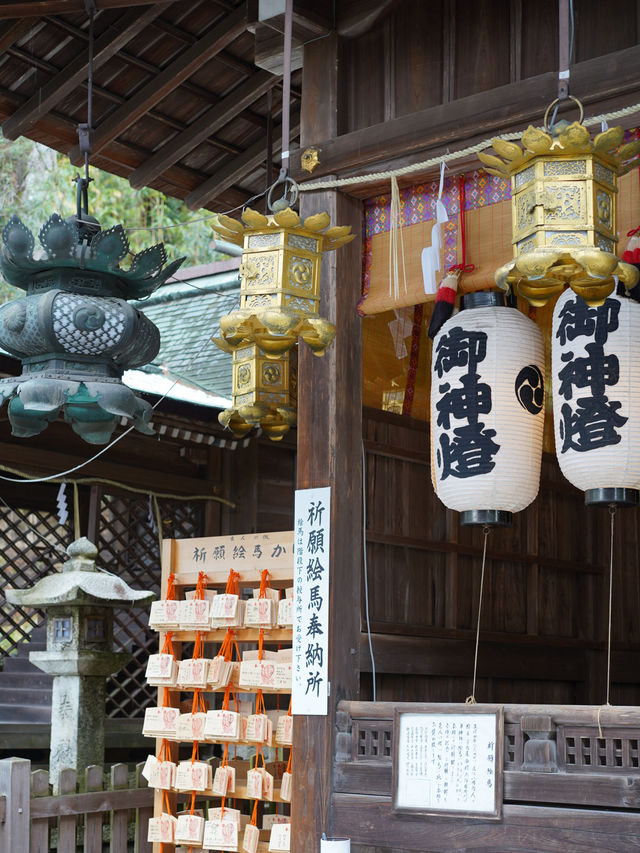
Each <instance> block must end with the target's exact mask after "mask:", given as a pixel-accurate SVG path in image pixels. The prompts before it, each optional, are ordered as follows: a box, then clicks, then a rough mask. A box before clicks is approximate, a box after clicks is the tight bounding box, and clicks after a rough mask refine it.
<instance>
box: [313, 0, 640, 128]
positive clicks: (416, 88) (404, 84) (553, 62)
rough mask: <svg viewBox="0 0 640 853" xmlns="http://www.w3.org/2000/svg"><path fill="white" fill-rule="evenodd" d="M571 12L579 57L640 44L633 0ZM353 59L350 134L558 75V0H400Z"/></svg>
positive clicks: (353, 49) (353, 47)
mask: <svg viewBox="0 0 640 853" xmlns="http://www.w3.org/2000/svg"><path fill="white" fill-rule="evenodd" d="M575 10H576V11H575V23H576V29H575V50H574V62H583V61H586V60H589V59H593V58H595V57H598V56H603V55H605V54H609V53H613V52H615V51H618V50H623V49H624V48H627V47H631V46H632V45H634V44H636V43H637V42H638V39H639V37H640V33H639V32H638V30H639V28H640V16H639V13H638V9H637V4H636V2H635V0H611V2H610V3H596V2H594V0H575ZM347 56H348V60H347V63H346V67H345V71H344V74H345V77H344V80H345V81H346V89H347V116H346V126H345V128H344V131H345V132H348V131H353V130H358V129H361V128H365V127H370V126H372V125H374V124H378V123H379V122H383V121H386V120H388V119H389V118H392V117H398V116H403V115H409V114H411V113H414V112H419V111H420V110H424V109H427V108H428V107H433V106H437V105H438V104H445V103H448V102H449V101H452V100H455V99H457V98H462V97H465V96H468V95H474V94H477V93H478V92H485V91H488V90H490V89H494V88H497V87H499V86H503V85H506V84H508V83H513V82H516V81H518V80H523V79H525V78H527V77H534V76H536V75H538V74H542V73H544V72H546V71H555V70H556V69H557V65H558V7H557V0H536V2H533V0H509V2H505V0H475V1H474V2H473V3H469V2H468V0H432V2H429V3H424V2H421V1H420V0H403V2H402V3H399V4H398V5H397V7H396V8H395V9H394V12H393V14H391V15H389V16H388V17H387V18H385V19H384V20H383V21H382V22H381V23H380V24H379V25H378V26H377V27H374V28H373V29H372V30H370V31H369V32H368V33H366V34H365V35H363V36H361V37H360V38H358V39H354V40H351V41H349V44H348V53H347ZM576 94H578V95H579V94H580V93H579V92H578V93H576ZM582 94H583V95H584V94H587V93H582ZM319 138H320V137H319Z"/></svg>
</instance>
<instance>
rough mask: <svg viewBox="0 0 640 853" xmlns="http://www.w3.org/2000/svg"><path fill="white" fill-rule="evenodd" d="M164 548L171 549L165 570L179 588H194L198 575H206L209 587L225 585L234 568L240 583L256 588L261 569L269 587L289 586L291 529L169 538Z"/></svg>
mask: <svg viewBox="0 0 640 853" xmlns="http://www.w3.org/2000/svg"><path fill="white" fill-rule="evenodd" d="M165 545H166V546H167V547H168V548H170V554H169V555H168V560H167V569H168V571H172V572H174V573H175V575H176V583H179V584H181V585H189V584H194V585H195V583H196V582H197V579H198V574H199V572H206V574H207V578H208V582H209V583H210V584H215V583H224V582H225V581H226V579H227V576H228V574H229V570H230V569H234V570H235V571H236V572H239V573H240V583H241V584H243V583H245V584H248V585H254V586H255V585H256V584H258V583H260V573H261V572H262V570H263V569H268V570H269V574H270V583H271V586H274V587H277V586H279V585H280V584H279V581H283V582H286V585H287V586H291V577H292V575H293V556H294V555H293V530H284V531H280V532H278V533H236V534H234V535H233V536H206V537H204V538H199V539H171V540H168V542H167V541H166V540H165ZM163 562H164V561H163Z"/></svg>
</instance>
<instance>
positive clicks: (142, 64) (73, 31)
mask: <svg viewBox="0 0 640 853" xmlns="http://www.w3.org/2000/svg"><path fill="white" fill-rule="evenodd" d="M43 20H44V22H45V23H47V24H51V26H53V27H56V28H57V29H59V30H62V31H63V32H67V33H69V34H70V35H73V36H76V38H79V39H82V40H83V41H85V42H86V41H88V40H89V35H88V33H87V32H86V31H85V30H83V29H81V28H80V27H77V26H75V25H74V24H72V23H70V22H69V21H68V20H66V19H65V18H56V17H53V16H50V17H47V18H43ZM166 23H167V22H166V21H161V20H159V19H158V18H156V19H155V20H154V22H153V26H154V29H157V30H160V31H161V32H165V31H166V32H171V33H172V34H175V32H174V31H175V30H177V28H176V27H175V26H173V25H170V26H171V27H172V29H171V30H166V28H165V24H166ZM178 32H180V34H181V36H182V37H184V36H186V34H185V33H184V32H182V31H181V30H179V31H178ZM181 36H178V35H176V38H179V39H180V38H181ZM181 40H182V41H185V40H186V42H187V44H193V42H194V41H197V37H196V36H194V37H193V38H186V39H185V38H181ZM117 55H118V57H119V58H120V59H123V60H124V61H125V62H127V63H129V64H130V65H133V66H135V67H136V68H141V69H142V70H143V71H146V72H147V74H153V75H154V76H155V75H156V74H160V72H161V71H162V68H160V67H159V66H157V65H154V64H153V62H149V61H148V60H146V59H143V58H142V57H141V56H136V55H135V54H134V53H131V52H130V51H128V50H119V51H118V52H117ZM227 57H228V54H227V52H226V51H224V50H223V51H221V52H220V53H219V54H217V56H216V59H217V60H219V61H220V62H223V63H224V62H225V61H226V58H227ZM230 61H231V62H232V63H236V65H237V67H235V66H234V70H236V71H240V73H242V74H244V75H245V76H248V75H249V74H253V73H254V68H253V66H252V65H251V63H249V62H244V61H242V60H239V59H238V60H237V59H236V57H233V58H232V59H231V60H230ZM182 88H183V89H185V90H186V91H187V92H191V93H193V94H194V95H196V97H198V98H202V100H204V101H208V102H209V103H211V104H217V103H218V101H219V100H220V97H219V96H217V95H215V94H214V93H213V92H211V91H209V89H205V88H204V87H203V86H199V85H198V84H197V83H194V82H193V80H185V82H184V83H183V84H182ZM122 100H123V101H124V100H126V99H124V98H123V99H122ZM242 117H243V118H244V119H246V120H247V121H250V122H251V123H252V124H255V125H256V127H261V128H264V127H266V125H267V120H266V119H265V117H264V116H262V115H259V114H258V113H254V112H252V111H251V110H245V111H244V112H243V114H242ZM231 148H233V146H231ZM231 148H229V150H231Z"/></svg>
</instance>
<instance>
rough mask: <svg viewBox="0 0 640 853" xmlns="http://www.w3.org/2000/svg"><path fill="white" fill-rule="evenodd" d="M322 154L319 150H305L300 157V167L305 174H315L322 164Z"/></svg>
mask: <svg viewBox="0 0 640 853" xmlns="http://www.w3.org/2000/svg"><path fill="white" fill-rule="evenodd" d="M319 154H320V152H319V151H318V149H317V148H305V149H304V151H303V152H302V155H301V157H300V165H301V166H302V168H303V169H304V170H305V172H313V170H314V169H315V167H316V166H317V165H318V163H319V162H320V158H319Z"/></svg>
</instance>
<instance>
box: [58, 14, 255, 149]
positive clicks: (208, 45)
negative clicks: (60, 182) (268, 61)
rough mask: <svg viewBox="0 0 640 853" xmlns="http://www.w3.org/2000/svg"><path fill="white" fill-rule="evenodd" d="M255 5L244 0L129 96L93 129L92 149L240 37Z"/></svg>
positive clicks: (120, 129)
mask: <svg viewBox="0 0 640 853" xmlns="http://www.w3.org/2000/svg"><path fill="white" fill-rule="evenodd" d="M252 6H253V4H250V3H248V2H246V3H243V4H242V5H241V6H239V7H238V8H237V9H236V10H235V11H233V12H231V13H230V14H229V15H225V17H224V18H223V19H222V20H221V21H219V22H218V23H217V24H216V25H214V26H213V28H212V29H210V30H209V32H208V33H206V35H204V36H203V37H202V38H200V39H198V41H197V42H195V43H194V44H192V45H191V47H189V48H187V49H186V50H185V51H184V52H183V53H181V54H180V55H179V56H178V58H177V59H175V60H174V61H173V62H171V63H170V64H169V65H168V66H167V67H166V68H165V69H164V70H163V71H162V72H161V73H160V74H158V75H156V76H155V77H154V78H153V79H152V80H150V81H149V83H147V84H146V85H145V86H143V87H142V89H140V90H139V91H138V92H136V93H135V95H133V97H131V98H129V100H128V101H127V102H126V103H124V104H123V105H122V106H121V107H120V108H119V109H117V110H116V111H115V112H114V113H113V114H112V115H110V116H109V117H108V118H107V119H105V121H103V122H102V123H101V124H100V125H98V127H97V128H96V130H95V131H94V134H93V138H92V149H93V152H94V153H95V152H98V151H100V150H101V149H102V148H104V147H105V145H108V144H109V143H110V142H111V141H112V140H114V139H115V138H116V137H117V136H119V134H120V133H122V131H124V130H126V129H127V128H128V127H130V126H131V125H132V124H133V123H134V122H135V121H136V120H137V119H139V118H140V117H141V116H142V115H144V114H145V113H146V112H148V111H149V110H150V109H151V108H152V107H153V106H155V104H157V103H159V101H161V100H162V99H163V98H165V97H166V96H167V95H168V94H169V93H170V92H172V91H173V90H174V89H176V88H177V87H178V86H180V84H181V83H182V82H183V81H184V80H186V79H187V78H188V77H189V76H190V75H191V74H192V73H193V72H194V71H195V70H196V69H197V68H199V67H201V66H202V65H203V64H204V63H205V62H207V61H208V60H209V59H211V58H212V57H213V56H215V55H216V54H217V53H219V52H220V51H221V50H222V49H223V48H225V47H226V46H227V45H228V44H230V43H231V42H232V41H233V40H234V39H235V38H237V36H239V35H240V34H241V33H243V32H244V30H245V29H246V27H247V24H248V23H249V22H250V11H251V7H252ZM69 158H70V160H71V162H72V163H74V164H78V163H79V162H80V161H81V159H82V158H81V156H80V149H79V146H77V145H76V146H75V147H74V148H73V149H72V150H71V152H70V154H69Z"/></svg>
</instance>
